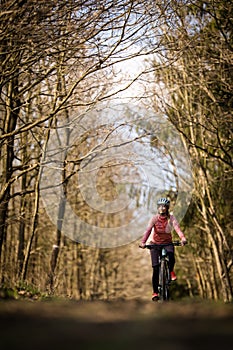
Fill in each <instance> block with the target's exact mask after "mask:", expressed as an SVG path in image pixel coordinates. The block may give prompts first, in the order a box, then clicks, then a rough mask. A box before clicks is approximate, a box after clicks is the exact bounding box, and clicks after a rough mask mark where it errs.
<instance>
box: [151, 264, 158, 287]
mask: <svg viewBox="0 0 233 350" xmlns="http://www.w3.org/2000/svg"><path fill="white" fill-rule="evenodd" d="M158 286H159V265H156V266H153V274H152V287H153V292H154V293H158Z"/></svg>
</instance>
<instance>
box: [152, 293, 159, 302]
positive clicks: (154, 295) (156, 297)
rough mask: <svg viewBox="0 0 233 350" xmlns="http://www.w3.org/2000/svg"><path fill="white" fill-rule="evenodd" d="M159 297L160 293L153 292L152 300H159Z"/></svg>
mask: <svg viewBox="0 0 233 350" xmlns="http://www.w3.org/2000/svg"><path fill="white" fill-rule="evenodd" d="M158 299H159V295H158V293H153V294H152V300H153V301H157V300H158Z"/></svg>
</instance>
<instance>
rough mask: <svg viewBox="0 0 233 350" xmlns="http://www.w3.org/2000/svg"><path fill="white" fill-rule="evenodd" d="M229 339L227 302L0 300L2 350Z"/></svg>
mask: <svg viewBox="0 0 233 350" xmlns="http://www.w3.org/2000/svg"><path fill="white" fill-rule="evenodd" d="M232 344H233V305H232V304H228V305H223V304H214V303H201V302H198V303H197V302H196V303H190V302H187V303H177V302H176V303H174V302H170V303H168V304H159V303H153V302H150V301H149V302H147V301H146V302H145V301H140V300H134V301H133V300H131V301H113V302H75V301H66V302H63V301H62V302H57V301H56V302H54V301H53V302H51V301H49V302H30V301H27V302H26V301H1V302H0V349H2V350H8V349H9V350H11V349H12V350H13V349H17V350H28V349H30V350H37V349H38V350H39V349H40V350H45V349H58V350H68V349H85V350H98V349H101V350H105V349H106V350H107V349H109V350H115V349H121V350H125V349H136V350H137V349H153V348H155V349H157V350H170V349H171V350H183V349H184V350H189V349H191V350H192V349H193V350H194V349H195V350H196V349H198V350H202V349H205V350H206V349H207V348H208V349H212V348H214V349H215V348H216V349H220V350H221V348H223V347H224V348H226V347H227V348H228V347H229V348H231V347H232Z"/></svg>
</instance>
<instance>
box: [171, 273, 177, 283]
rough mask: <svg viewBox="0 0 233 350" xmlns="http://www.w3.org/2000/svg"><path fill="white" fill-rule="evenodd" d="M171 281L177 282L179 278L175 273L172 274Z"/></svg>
mask: <svg viewBox="0 0 233 350" xmlns="http://www.w3.org/2000/svg"><path fill="white" fill-rule="evenodd" d="M171 280H172V281H176V280H177V277H176V274H175V272H174V271H172V272H171Z"/></svg>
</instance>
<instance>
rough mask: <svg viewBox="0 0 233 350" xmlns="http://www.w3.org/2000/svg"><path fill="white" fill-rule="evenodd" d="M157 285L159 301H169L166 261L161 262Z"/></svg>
mask: <svg viewBox="0 0 233 350" xmlns="http://www.w3.org/2000/svg"><path fill="white" fill-rule="evenodd" d="M159 285H160V300H161V301H168V300H169V267H168V263H167V261H166V260H162V261H161V266H160V275H159Z"/></svg>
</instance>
